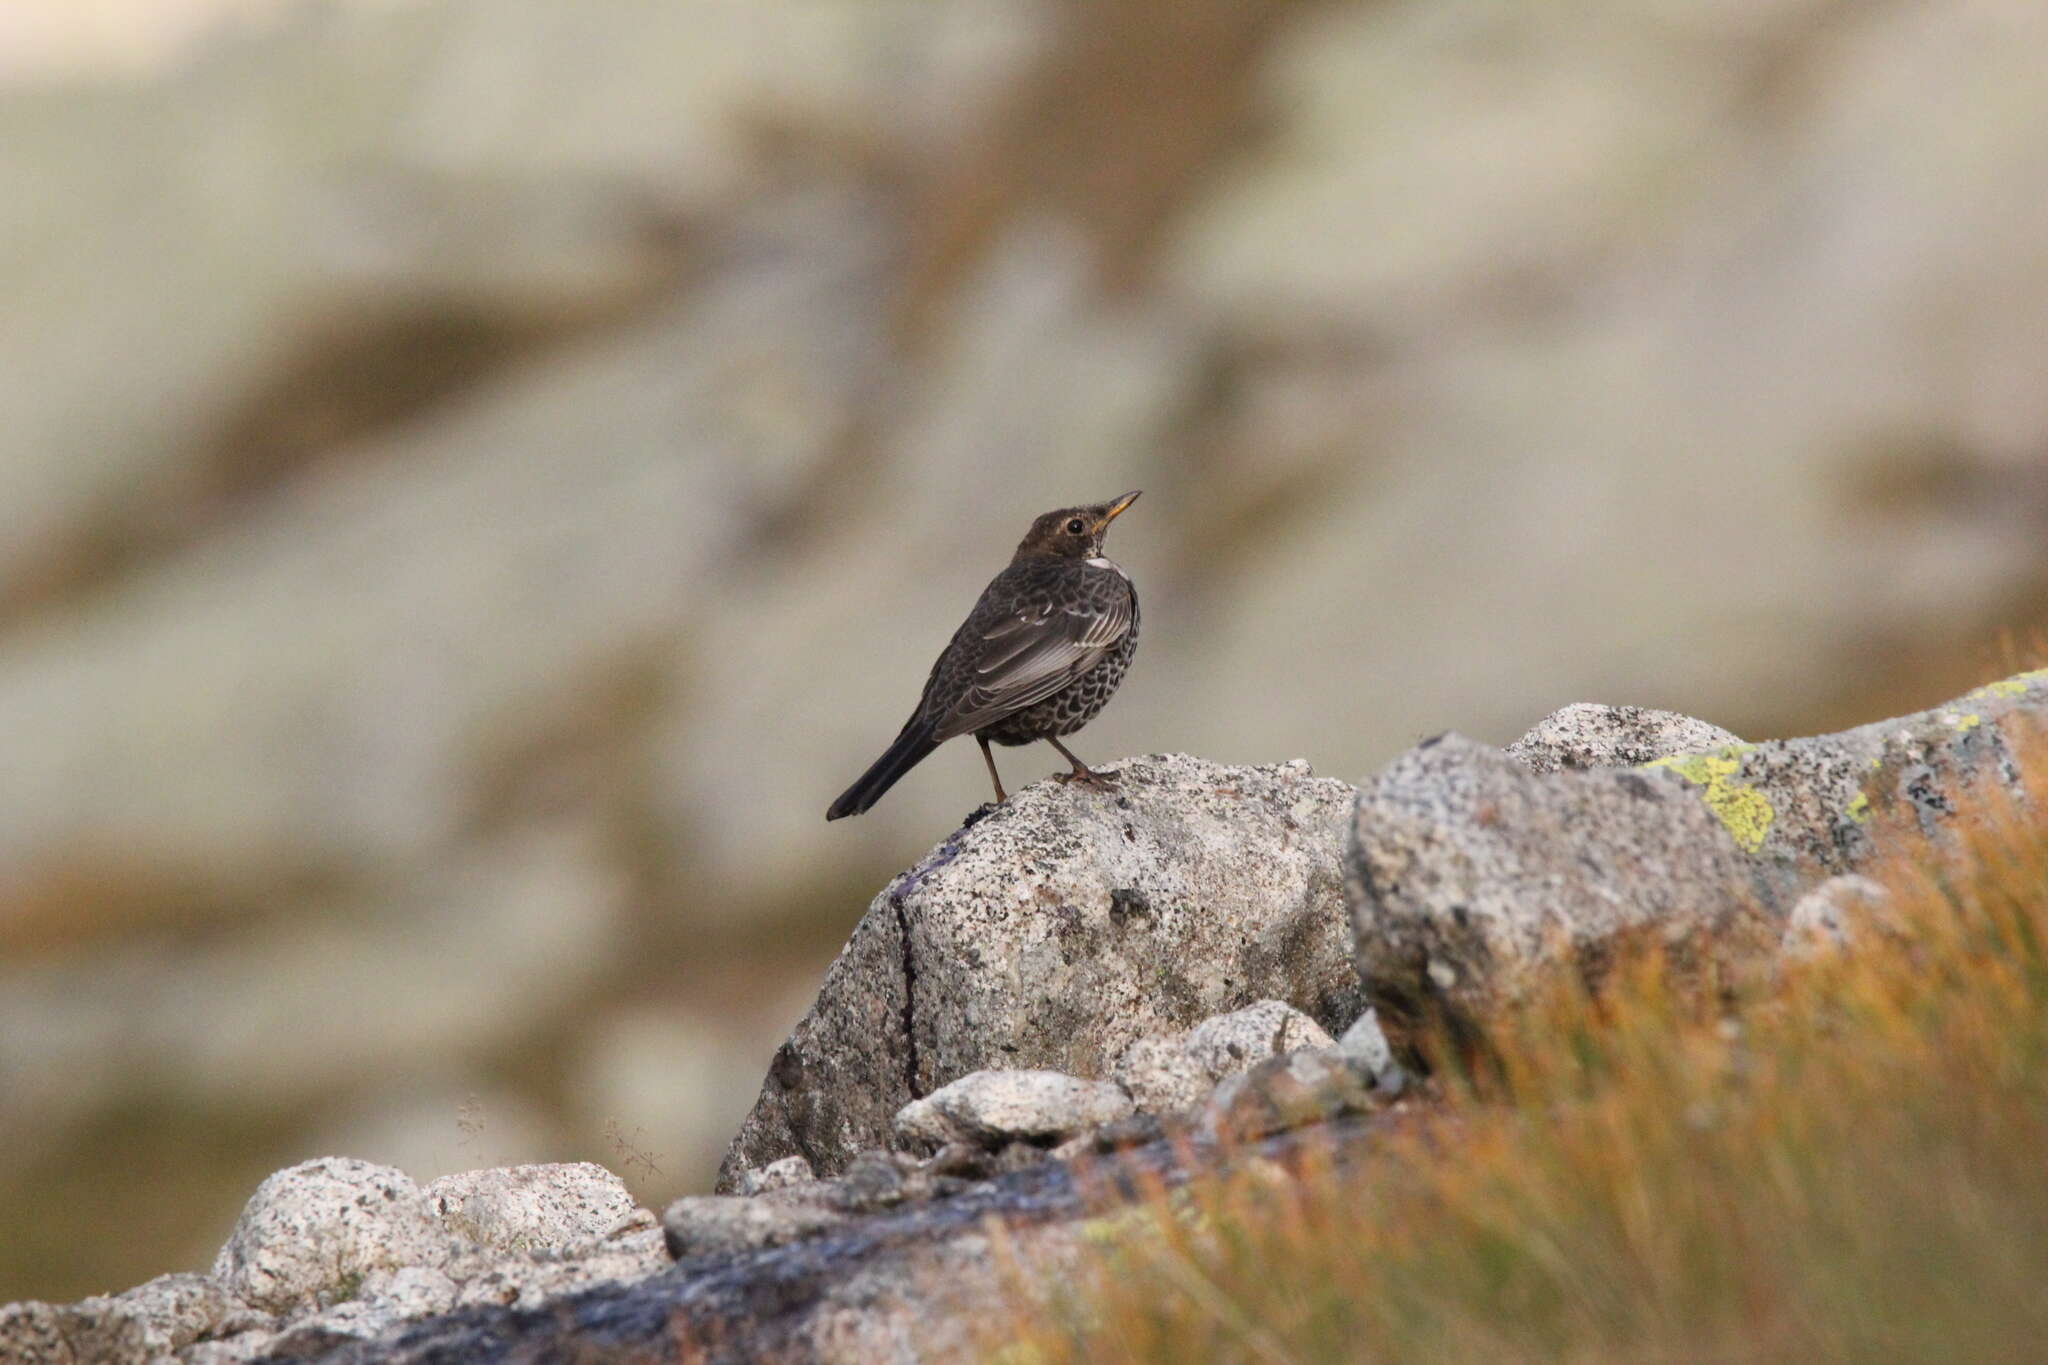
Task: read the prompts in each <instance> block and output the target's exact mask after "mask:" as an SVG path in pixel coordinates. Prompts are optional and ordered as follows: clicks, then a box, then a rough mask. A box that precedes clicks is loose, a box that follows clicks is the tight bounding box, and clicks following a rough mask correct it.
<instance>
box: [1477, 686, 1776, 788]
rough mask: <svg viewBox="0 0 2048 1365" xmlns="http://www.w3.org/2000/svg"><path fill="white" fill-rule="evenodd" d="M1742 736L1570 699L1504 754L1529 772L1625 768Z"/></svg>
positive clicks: (1668, 714)
mask: <svg viewBox="0 0 2048 1365" xmlns="http://www.w3.org/2000/svg"><path fill="white" fill-rule="evenodd" d="M1740 743H1742V740H1741V739H1740V738H1739V737H1738V736H1736V735H1733V734H1730V733H1729V732H1728V731H1726V730H1723V729H1722V728H1721V727H1720V726H1718V725H1709V724H1707V722H1705V721H1703V720H1694V719H1693V718H1692V717H1691V716H1682V715H1680V714H1678V713H1677V712H1676V711H1653V710H1651V709H1650V708H1649V707H1647V706H1601V705H1599V704H1597V703H1595V702H1584V701H1582V702H1574V703H1573V704H1572V705H1570V706H1566V707H1563V708H1561V709H1559V710H1556V711H1552V712H1551V713H1550V714H1549V715H1547V716H1545V717H1544V718H1543V719H1542V720H1539V721H1537V722H1536V724H1535V725H1534V726H1532V727H1530V730H1529V732H1528V733H1527V734H1525V735H1523V736H1522V737H1521V738H1520V739H1518V740H1516V741H1515V742H1514V743H1513V744H1510V745H1508V748H1507V754H1508V757H1509V758H1512V759H1514V760H1515V762H1517V763H1519V764H1521V765H1522V766H1523V767H1525V768H1527V769H1528V770H1529V771H1530V772H1534V773H1552V772H1556V771H1557V770H1558V769H1560V768H1627V767H1632V766H1634V765H1635V764H1638V763H1648V762H1651V761H1652V760H1654V759H1659V758H1665V757H1668V756H1669V755H1671V754H1689V753H1697V752H1699V751H1700V750H1702V749H1718V748H1720V747H1721V746H1722V745H1724V744H1740Z"/></svg>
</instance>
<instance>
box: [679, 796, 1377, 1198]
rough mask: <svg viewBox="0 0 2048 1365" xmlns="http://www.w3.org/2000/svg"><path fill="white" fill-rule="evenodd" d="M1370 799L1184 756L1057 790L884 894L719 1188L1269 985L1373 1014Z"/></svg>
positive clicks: (851, 1146) (1014, 804)
mask: <svg viewBox="0 0 2048 1365" xmlns="http://www.w3.org/2000/svg"><path fill="white" fill-rule="evenodd" d="M1351 798H1352V791H1351V789H1350V788H1349V787H1347V786H1346V785H1345V784H1343V783H1341V782H1333V781H1330V780H1328V779H1323V778H1317V777H1315V776H1314V775H1313V774H1312V773H1311V772H1310V771H1309V769H1308V766H1307V765H1306V764H1304V763H1299V762H1296V763H1285V764H1279V765H1275V766H1270V767H1228V766H1225V765H1222V764H1217V763H1210V762H1206V761H1204V760H1202V759H1197V758H1190V757H1188V756H1186V755H1167V756H1154V757H1150V758H1146V759H1140V760H1134V761H1131V762H1126V763H1124V764H1121V765H1118V766H1117V767H1116V768H1115V770H1114V772H1113V781H1112V782H1111V783H1110V784H1108V785H1106V786H1104V787H1101V788H1097V787H1092V786H1087V785H1083V784H1079V783H1066V782H1041V783H1036V784H1033V785H1032V786H1030V787H1027V788H1025V789H1024V790H1023V791H1021V792H1018V793H1016V794H1015V795H1014V796H1012V797H1011V798H1010V800H1009V801H1008V802H1006V803H1004V804H1003V805H1001V806H999V807H997V808H996V809H995V810H994V811H993V812H991V813H990V814H989V815H988V816H987V817H986V818H984V819H982V820H980V821H978V822H976V823H974V824H972V825H971V826H968V827H966V828H963V829H961V830H959V831H957V832H956V833H954V834H953V835H952V836H951V837H949V838H948V839H946V840H945V842H944V843H942V844H940V845H939V847H938V848H936V849H935V850H933V851H932V853H931V854H929V855H928V856H927V857H926V858H924V859H923V860H922V861H921V862H919V863H918V864H917V865H916V866H915V867H913V868H911V869H910V870H909V871H908V872H905V873H904V874H902V875H901V876H899V877H897V878H896V879H895V880H894V881H892V882H891V883H890V884H889V885H888V887H886V888H885V889H884V890H883V892H882V894H881V895H880V896H878V897H876V899H875V901H874V904H873V905H872V906H870V907H869V909H868V912H867V914H866V916H865V917H863V919H862V920H861V922H860V924H859V925H858V926H857V927H856V928H855V930H854V933H853V937H852V939H851V940H850V941H849V942H848V943H847V945H846V947H845V948H844V949H843V950H842V951H841V953H840V955H839V958H838V960H837V961H835V962H834V963H833V965H832V967H831V969H830V971H829V972H828V973H827V975H826V979H825V983H824V986H823V989H822V990H821V991H820V993H819V996H818V999H817V1001H816V1003H815V1004H814V1005H813V1006H812V1007H811V1010H810V1012H809V1013H808V1014H807V1015H806V1016H805V1017H804V1019H803V1020H802V1022H800V1023H799V1024H798V1025H797V1028H796V1031H795V1032H794V1033H793V1034H792V1035H791V1036H790V1038H789V1040H788V1041H787V1042H785V1043H784V1044H783V1046H782V1048H781V1049H780V1051H779V1052H778V1053H777V1054H776V1057H775V1061H774V1063H773V1065H772V1066H771V1067H770V1069H769V1073H768V1077H767V1079H766V1081H765V1082H764V1083H763V1086H762V1090H761V1096H760V1099H759V1100H758V1101H757V1103H756V1104H755V1106H754V1110H753V1112H752V1113H751V1114H750V1115H748V1117H747V1119H746V1122H745V1123H744V1124H743V1125H742V1127H741V1129H740V1133H739V1135H738V1136H737V1137H736V1138H735V1139H734V1141H733V1144H732V1146H731V1148H730V1149H729V1150H728V1151H727V1153H726V1160H725V1165H724V1167H723V1169H722V1171H721V1173H720V1177H719V1186H718V1187H719V1188H720V1189H721V1190H736V1189H739V1188H741V1187H742V1181H743V1180H744V1178H745V1174H746V1172H747V1171H749V1170H753V1169H758V1168H760V1167H762V1166H765V1165H767V1164H768V1163H769V1162H771V1161H777V1160H780V1159H781V1158H783V1157H786V1156H790V1155H793V1154H800V1155H802V1156H804V1157H805V1158H806V1159H807V1160H808V1161H809V1162H810V1163H811V1165H812V1167H813V1168H814V1169H815V1170H816V1171H818V1172H819V1173H820V1174H825V1175H829V1174H832V1173H834V1172H835V1171H837V1170H838V1169H839V1168H840V1167H842V1166H843V1165H844V1164H845V1163H846V1161H847V1160H848V1159H849V1158H850V1157H851V1156H852V1155H853V1153H855V1152H856V1151H859V1150H860V1149H861V1148H863V1147H868V1146H873V1145H876V1144H878V1143H880V1142H882V1141H884V1140H885V1139H886V1137H887V1136H888V1133H889V1131H890V1121H891V1119H892V1118H893V1117H894V1115H895V1113H896V1111H897V1110H899V1109H901V1108H902V1107H903V1106H904V1105H905V1104H908V1103H909V1102H910V1101H912V1100H914V1099H917V1098H919V1097H920V1096H922V1095H925V1094H929V1093H930V1092H931V1091H932V1090H934V1089H935V1088H937V1087H938V1086H940V1085H943V1084H945V1083H946V1082H947V1081H950V1080H954V1079H956V1078H958V1077H960V1076H964V1075H967V1074H968V1073H970V1072H973V1071H980V1070H984V1069H988V1068H1045V1069H1050V1070H1056V1071H1062V1072H1066V1073H1067V1074H1069V1075H1078V1076H1100V1075H1103V1074H1105V1073H1107V1072H1108V1071H1109V1070H1110V1068H1111V1066H1112V1065H1113V1064H1114V1063H1115V1061H1116V1060H1117V1058H1118V1057H1120V1056H1121V1055H1122V1054H1123V1052H1124V1050H1125V1049H1126V1048H1128V1047H1129V1046H1130V1045H1131V1044H1132V1043H1134V1042H1136V1041H1137V1040H1138V1039H1140V1038H1144V1037H1150V1036H1156V1035H1162V1034H1169V1033H1174V1032H1177V1031H1179V1030H1182V1029H1185V1028H1187V1027H1189V1026H1190V1025H1193V1024H1196V1023H1198V1022H1200V1021H1201V1020H1203V1019H1206V1018H1208V1017H1210V1016H1211V1015H1214V1014H1218V1013H1222V1012H1224V1011H1227V1010H1232V1009H1236V1008H1239V1007H1241V1006H1244V1005H1247V1004H1250V1003H1252V1002H1253V1001H1257V1000H1263V999H1276V1000H1283V1001H1286V1002H1287V1003H1289V1004H1291V1005H1294V1006H1295V1007H1297V1008H1298V1009H1301V1010H1302V1011H1304V1012H1305V1013H1307V1014H1308V1015H1310V1016H1311V1017H1313V1018H1315V1019H1316V1020H1317V1021H1319V1022H1320V1023H1322V1024H1323V1025H1324V1026H1326V1027H1328V1028H1338V1029H1341V1028H1342V1027H1343V1026H1344V1025H1346V1024H1348V1023H1349V1022H1350V1021H1351V1020H1352V1019H1353V1018H1355V1017H1356V1016H1357V1015H1358V1013H1359V1012H1360V1011H1361V1010H1362V1009H1363V1008H1364V999H1363V996H1362V994H1361V993H1360V991H1359V988H1358V982H1357V977H1356V973H1355V971H1354V969H1353V968H1352V965H1351V963H1350V961H1349V932H1348V929H1347V927H1346V921H1345V918H1344V908H1343V891H1342V851H1343V839H1344V821H1345V817H1346V814H1347V813H1348V811H1349V808H1350V804H1351Z"/></svg>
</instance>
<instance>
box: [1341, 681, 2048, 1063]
mask: <svg viewBox="0 0 2048 1365" xmlns="http://www.w3.org/2000/svg"><path fill="white" fill-rule="evenodd" d="M1577 710H1580V708H1568V712H1569V711H1577ZM1614 710H1616V708H1595V709H1594V710H1593V711H1589V712H1586V713H1584V714H1581V715H1580V716H1578V717H1577V719H1576V720H1575V721H1573V725H1574V726H1576V727H1577V733H1579V734H1580V737H1579V738H1578V739H1574V740H1573V741H1572V743H1571V744H1570V745H1564V746H1562V747H1559V746H1558V745H1557V744H1556V743H1554V741H1556V740H1557V736H1558V735H1560V734H1562V733H1564V732H1565V730H1566V729H1568V728H1570V727H1566V726H1563V725H1560V724H1553V723H1552V721H1555V720H1556V717H1553V718H1552V721H1547V722H1545V726H1546V727H1548V730H1547V733H1548V734H1549V736H1550V738H1549V739H1546V740H1544V744H1545V745H1551V746H1552V747H1550V748H1548V749H1545V748H1543V747H1542V746H1540V745H1531V744H1529V743H1528V742H1527V741H1524V742H1523V743H1522V744H1521V745H1518V746H1517V748H1519V749H1520V750H1521V753H1520V755H1519V756H1514V755H1511V753H1505V752H1502V751H1500V750H1496V749H1492V748H1489V747H1487V746H1486V745H1483V744H1478V743H1475V742H1474V741H1472V740H1469V739H1465V738H1463V737H1461V736H1458V735H1446V736H1442V737H1440V738H1438V739H1435V740H1431V741H1429V742H1427V743H1425V744H1422V745H1420V746H1418V747H1417V748H1415V749H1413V750H1410V751H1409V752H1408V753H1407V754H1404V755H1403V756H1402V757H1400V758H1399V759H1396V760H1395V761H1394V762H1393V763H1392V764H1391V765H1389V766H1388V767H1387V768H1386V769H1385V770H1384V771H1383V772H1381V773H1380V774H1379V775H1378V776H1377V777H1375V778H1373V779H1372V780H1370V781H1368V782H1367V783H1365V784H1364V786H1363V787H1361V788H1360V790H1359V795H1358V803H1357V808H1356V811H1355V815H1354V819H1353V822H1352V826H1351V831H1350V843H1349V847H1348V849H1347V853H1346V869H1347V877H1346V890H1347V895H1348V896H1349V899H1350V903H1351V908H1352V916H1353V927H1354V930H1355V933H1356V941H1357V950H1358V965H1359V972H1360V975H1361V976H1362V978H1363V979H1364V981H1365V983H1366V986H1367V990H1368V992H1369V994H1370V995H1371V997H1372V999H1373V1002H1374V1004H1375V1005H1376V1006H1377V1007H1378V1009H1379V1012H1380V1016H1381V1020H1382V1022H1383V1023H1384V1024H1385V1025H1386V1026H1387V1027H1388V1029H1389V1031H1390V1033H1392V1034H1394V1035H1396V1036H1397V1037H1398V1035H1399V1034H1400V1033H1402V1032H1404V1031H1406V1030H1408V1029H1410V1028H1412V1027H1413V1026H1414V1024H1415V1023H1416V1022H1417V1021H1418V1020H1419V1019H1420V1018H1422V1017H1423V1016H1424V1015H1426V1014H1429V1013H1432V1012H1440V1013H1442V1014H1444V1015H1445V1016H1447V1017H1449V1018H1450V1019H1452V1020H1453V1021H1459V1020H1463V1021H1467V1022H1475V1021H1477V1019H1478V1018H1479V1017H1480V1016H1483V1015H1484V1014H1485V1013H1487V1012H1488V1011H1489V1010H1491V1009H1493V1008H1495V1007H1497V1006H1498V1005H1499V1004H1500V1003H1501V1002H1502V1001H1504V1000H1506V999H1511V998H1514V997H1515V996H1517V995H1519V994H1520V993H1521V992H1522V991H1523V990H1524V989H1525V988H1526V986H1527V985H1528V983H1529V982H1530V981H1531V980H1532V979H1533V977H1534V976H1535V975H1536V974H1538V973H1540V972H1543V971H1546V970H1549V969H1552V968H1554V967H1556V966H1558V965H1560V964H1563V963H1572V964H1575V965H1577V966H1578V967H1580V968H1581V969H1594V968H1597V966H1598V964H1599V963H1600V962H1601V961H1602V960H1603V959H1604V957H1605V956H1606V955H1607V954H1609V953H1610V952H1611V951H1612V949H1613V948H1614V946H1615V945H1616V943H1617V942H1618V941H1619V940H1620V939H1621V938H1622V937H1623V936H1624V935H1629V934H1635V933H1655V934H1657V935H1659V936H1661V937H1662V938H1664V939H1665V940H1667V941H1670V942H1674V943H1677V942H1682V941H1688V940H1691V941H1697V942H1699V943H1701V944H1704V945H1708V946H1709V947H1710V948H1711V950H1712V951H1713V952H1715V953H1716V954H1717V955H1749V954H1751V950H1754V956H1756V957H1759V958H1760V957H1763V956H1767V955H1768V954H1769V952H1770V951H1771V950H1772V949H1774V948H1775V946H1776V945H1777V943H1778V942H1779V940H1780V939H1781V937H1782V936H1783V933H1784V930H1785V926H1786V921H1787V919H1788V917H1789V916H1790V914H1791V911H1792V907H1793V906H1794V905H1795V904H1796V903H1797V902H1798V901H1799V899H1800V897H1801V896H1803V895H1805V894H1806V893H1807V892H1808V891H1810V890H1812V889H1813V888H1814V887H1815V886H1817V885H1819V884H1820V883H1821V882H1823V881H1825V880H1826V879H1827V878H1829V877H1834V876H1839V875H1843V874H1847V873H1854V872H1857V871H1858V870H1860V869H1861V868H1863V867H1866V866H1867V865H1868V864H1869V863H1870V862H1871V860H1872V859H1873V857H1874V856H1875V855H1876V853H1877V851H1878V850H1877V846H1876V843H1875V842H1874V840H1873V838H1872V830H1873V829H1874V828H1878V827H1881V826H1882V825H1883V824H1884V823H1886V822H1897V823H1900V824H1902V825H1904V826H1905V827H1907V828H1917V829H1918V830H1919V831H1921V832H1922V833H1924V834H1927V835H1929V836H1933V837H1937V838H1938V837H1942V835H1943V832H1944V831H1945V829H1946V828H1947V826H1948V824H1949V822H1950V821H1951V820H1952V819H1953V818H1954V815H1955V812H1956V811H1957V810H1958V809H1959V808H1960V805H1959V801H1958V797H1959V795H1960V793H1961V792H1962V790H1963V789H1965V788H1966V787H1970V786H1973V785H1982V784H1993V785H2002V786H2003V787H2004V788H2006V789H2007V790H2009V791H2012V792H2014V793H2017V783H2018V771H2019V770H2018V767H2017V764H2016V762H2015V759H2014V750H2015V748H2016V746H2017V745H2019V744H2020V743H2022V742H2023V741H2024V740H2025V739H2026V738H2027V737H2028V736H2029V735H2038V734H2040V733H2041V732H2042V729H2043V727H2044V725H2048V670H2037V671H2036V672H2033V673H2027V674H2021V675H2019V676H2018V677H2014V678H2008V679H2004V680H2002V681H2000V682H1995V683H1992V684H1990V685H1988V686H1986V687H1982V688H1979V689H1977V690H1976V691H1974V692H1972V693H1970V694H1969V695H1968V696H1966V697H1963V698H1960V699H1958V700H1957V701H1955V702H1952V703H1950V704H1949V705H1947V706H1941V707H1936V708H1934V709H1932V710H1929V711H1924V712H1920V713H1918V714H1915V715H1910V716H1903V717H1900V718H1897V719H1894V720H1887V721H1881V722H1878V723H1876V724H1873V725H1865V726H1861V727H1859V728H1857V729H1854V730H1846V731H1843V732H1841V733H1839V734H1833V735H1820V736H1816V737H1812V738H1805V739H1791V740H1776V741H1771V742H1768V743H1761V744H1744V743H1741V742H1739V741H1738V742H1734V743H1727V744H1722V745H1720V746H1718V747H1715V748H1710V749H1706V750H1703V751H1696V752H1679V753H1672V754H1666V755H1664V756H1662V757H1659V758H1656V759H1653V760H1651V761H1648V762H1645V763H1642V764H1639V765H1637V766H1633V767H1625V768H1614V767H1605V768H1603V767H1593V766H1578V765H1577V763H1576V762H1573V761H1568V760H1585V761H1587V762H1591V761H1592V760H1594V759H1595V758H1597V757H1598V756H1599V755H1601V754H1603V753H1605V752H1609V751H1611V752H1614V753H1616V754H1617V755H1625V754H1628V753H1631V752H1638V751H1640V749H1639V748H1632V747H1631V746H1637V745H1641V744H1648V745H1651V746H1652V747H1655V746H1659V745H1662V744H1664V743H1667V742H1689V741H1690V739H1691V738H1692V737H1694V736H1696V735H1697V734H1698V733H1700V732H1696V731H1690V730H1689V729H1688V728H1687V727H1685V726H1683V725H1681V724H1679V723H1678V721H1677V720H1674V719H1671V718H1668V717H1666V718H1662V719H1658V720H1657V721H1656V722H1655V723H1654V724H1645V725H1642V726H1633V727H1632V726H1631V725H1630V724H1627V723H1624V722H1626V720H1627V718H1625V717H1624V718H1623V721H1622V722H1617V721H1616V719H1615V717H1614V716H1613V715H1611V714H1607V713H1610V712H1612V711H1614ZM1559 714H1560V715H1566V714H1567V713H1565V712H1561V713H1559ZM1678 719H1680V720H1682V718H1678ZM1539 728H1542V727H1539ZM1631 734H1633V735H1634V736H1635V738H1628V736H1629V735H1631ZM1601 735H1605V736H1607V738H1608V739H1613V738H1614V736H1616V735H1622V736H1623V741H1624V742H1620V743H1619V744H1618V745H1609V746H1608V747H1607V748H1606V749H1603V748H1602V745H1603V744H1605V743H1606V740H1601V739H1599V736H1601ZM1644 736H1650V738H1644ZM1539 754H1548V755H1549V757H1547V758H1540V760H1539V759H1538V758H1537V757H1535V756H1536V755H1539ZM1551 759H1556V760H1557V766H1555V767H1551V766H1549V764H1550V761H1551Z"/></svg>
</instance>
